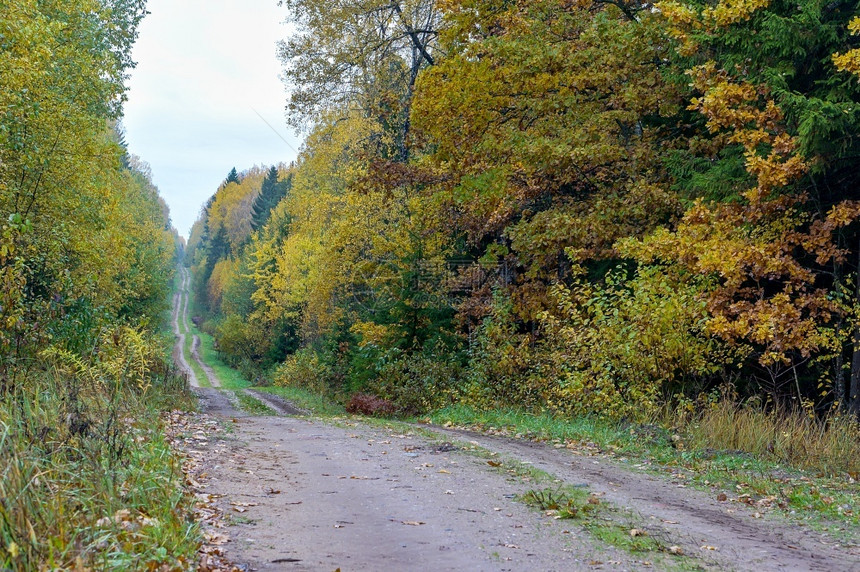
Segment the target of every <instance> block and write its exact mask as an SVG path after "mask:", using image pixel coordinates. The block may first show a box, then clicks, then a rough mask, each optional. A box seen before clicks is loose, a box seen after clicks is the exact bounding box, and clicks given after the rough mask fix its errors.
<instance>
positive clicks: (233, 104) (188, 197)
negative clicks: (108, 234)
mask: <svg viewBox="0 0 860 572" xmlns="http://www.w3.org/2000/svg"><path fill="white" fill-rule="evenodd" d="M147 8H148V9H149V11H150V12H151V13H150V15H149V16H147V17H146V18H145V19H144V21H143V23H142V25H141V28H140V37H139V39H138V42H137V44H136V45H135V48H134V59H135V61H137V62H138V64H137V68H136V69H135V70H133V72H132V77H131V81H130V83H129V87H130V91H129V100H128V103H127V104H126V107H125V118H124V120H123V123H124V124H125V128H126V140H127V141H128V144H129V148H130V150H131V152H132V153H135V154H136V155H139V156H140V157H141V158H142V159H143V160H144V161H147V162H148V163H149V164H150V165H151V166H152V173H153V179H154V182H155V184H156V185H158V187H159V189H160V191H161V194H162V196H163V197H164V198H165V200H166V201H167V203H168V205H170V212H171V217H172V219H173V224H174V225H175V226H176V228H177V229H178V230H179V232H180V234H183V235H185V236H187V235H188V231H189V229H190V228H191V224H192V223H193V222H194V220H195V219H196V218H197V215H198V213H199V211H200V207H201V205H202V204H203V203H204V202H205V201H206V199H208V198H209V197H210V196H211V195H212V193H214V192H215V189H216V188H217V186H218V184H219V183H220V182H221V181H222V180H223V179H224V178H225V177H226V175H227V173H228V172H229V171H230V169H231V168H232V167H234V166H235V167H236V168H237V169H239V170H240V171H241V170H242V169H245V168H248V167H251V166H253V165H255V164H257V165H261V164H266V165H271V164H275V163H280V162H288V161H291V160H293V159H294V158H295V152H294V150H293V149H291V148H290V147H289V146H288V145H287V144H286V143H284V141H282V140H281V139H280V138H279V137H278V136H277V135H276V134H275V133H273V131H272V129H271V128H270V127H269V126H267V125H266V123H265V122H263V120H261V119H260V117H258V116H257V114H256V113H255V112H254V110H256V111H257V112H259V113H260V115H262V116H263V117H264V118H265V119H266V121H268V122H269V123H270V124H271V125H272V126H273V127H274V128H275V129H276V130H277V131H278V132H280V134H281V135H282V136H284V137H285V138H286V139H287V141H288V142H289V143H290V144H291V145H292V147H293V148H298V146H299V142H298V140H297V139H296V137H295V134H294V133H293V132H292V131H291V130H290V129H288V128H287V127H286V125H285V121H284V106H285V104H286V98H287V96H286V93H285V91H284V87H283V84H282V83H281V82H280V80H279V79H278V73H279V72H280V62H278V60H277V57H276V46H275V44H276V42H277V41H278V40H280V39H283V38H284V37H285V36H286V34H287V27H286V26H285V25H283V24H282V23H281V22H283V20H284V19H285V17H286V12H285V11H284V9H282V8H279V7H278V6H277V0H179V1H178V0H149V2H148V6H147Z"/></svg>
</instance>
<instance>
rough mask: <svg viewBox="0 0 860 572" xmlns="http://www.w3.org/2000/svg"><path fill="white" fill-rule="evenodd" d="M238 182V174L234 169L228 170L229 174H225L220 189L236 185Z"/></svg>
mask: <svg viewBox="0 0 860 572" xmlns="http://www.w3.org/2000/svg"><path fill="white" fill-rule="evenodd" d="M238 182H239V173H238V172H236V167H233V168H232V169H230V172H229V173H227V178H226V179H225V180H224V184H223V185H221V186H222V187H226V186H227V185H229V184H230V183H238Z"/></svg>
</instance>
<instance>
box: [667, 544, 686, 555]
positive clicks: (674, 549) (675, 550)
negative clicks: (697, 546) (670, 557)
mask: <svg viewBox="0 0 860 572" xmlns="http://www.w3.org/2000/svg"><path fill="white" fill-rule="evenodd" d="M669 554H676V555H678V556H682V555H683V554H684V549H683V548H681V547H680V546H670V547H669Z"/></svg>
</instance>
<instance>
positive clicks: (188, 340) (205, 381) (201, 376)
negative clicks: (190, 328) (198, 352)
mask: <svg viewBox="0 0 860 572" xmlns="http://www.w3.org/2000/svg"><path fill="white" fill-rule="evenodd" d="M193 345H194V336H193V335H192V334H191V332H187V333H186V334H185V344H184V345H183V348H182V351H183V352H184V353H185V362H186V363H187V364H188V365H189V366H190V367H191V369H192V371H194V375H195V377H197V383H199V384H200V387H212V385H211V384H210V383H209V378H208V377H206V372H205V371H203V368H202V367H200V364H199V363H197V360H196V359H194V358H193V357H192V355H191V348H192V346H193Z"/></svg>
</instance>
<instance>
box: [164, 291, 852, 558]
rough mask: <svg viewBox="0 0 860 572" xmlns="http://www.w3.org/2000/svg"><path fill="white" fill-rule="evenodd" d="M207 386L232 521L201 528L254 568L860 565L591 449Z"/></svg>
mask: <svg viewBox="0 0 860 572" xmlns="http://www.w3.org/2000/svg"><path fill="white" fill-rule="evenodd" d="M186 280H187V276H184V277H183V283H186ZM180 298H181V296H180ZM180 302H181V300H180ZM185 305H186V306H187V303H186V304H185ZM183 313H184V312H183ZM183 319H184V318H183ZM176 321H177V320H176V319H174V322H176ZM187 331H188V330H187V329H186V332H187ZM180 355H181V354H180ZM201 365H205V364H201ZM189 370H190V368H189ZM216 381H217V380H216ZM210 384H211V385H213V386H215V385H216V383H211V382H210ZM196 391H197V392H198V393H199V395H200V397H201V409H202V411H201V412H200V413H198V414H195V415H194V418H195V421H194V424H195V425H196V426H198V427H202V428H204V429H203V430H201V431H198V433H196V434H195V435H194V437H193V438H189V439H186V442H187V443H188V444H187V450H186V453H187V454H188V455H189V456H190V458H192V459H194V463H193V465H194V467H195V468H194V470H193V475H191V479H190V480H191V482H193V483H194V486H195V487H196V490H197V494H198V498H200V499H201V503H202V506H203V507H206V506H211V507H212V508H213V509H217V512H218V513H219V514H220V515H221V517H219V518H218V519H215V520H208V521H204V522H202V523H201V526H203V528H204V531H206V533H207V536H208V538H210V540H211V541H212V545H213V546H210V549H212V548H214V549H216V550H217V551H219V552H223V553H224V554H225V555H226V557H227V558H228V559H229V560H231V561H232V562H234V563H236V565H238V566H239V569H242V570H288V571H289V570H314V571H316V570H321V571H323V570H329V571H333V570H336V569H338V568H339V569H340V570H342V571H344V572H347V571H351V570H367V571H389V570H392V571H396V570H416V571H418V570H421V571H423V570H433V571H439V570H464V571H480V570H488V571H490V570H522V571H538V570H542V571H550V570H558V571H565V570H755V571H768V570H828V571H830V570H832V571H842V570H845V571H849V570H860V555H858V551H857V547H856V546H854V547H853V548H852V547H847V548H846V547H845V546H839V545H838V544H837V541H836V540H834V539H832V538H829V537H827V536H826V535H823V534H821V533H817V532H815V531H813V530H811V529H806V527H799V526H797V525H796V524H790V523H788V522H786V521H783V520H781V519H780V517H779V516H778V515H777V514H775V513H772V514H767V515H764V516H763V517H762V518H754V517H757V516H759V515H757V514H756V512H755V511H756V509H755V508H754V507H748V506H746V505H744V504H742V503H725V502H723V503H720V502H717V501H716V500H715V499H714V498H713V492H711V493H705V492H700V491H696V490H693V489H690V488H686V487H683V486H680V485H678V484H675V483H671V482H669V481H667V480H665V479H663V478H658V477H656V476H652V475H647V474H644V473H641V472H637V471H635V470H633V469H632V468H631V467H629V466H625V465H623V464H622V463H619V462H618V461H616V460H613V459H609V458H606V457H603V456H601V455H597V454H592V453H591V452H589V451H588V450H586V449H582V450H576V449H573V450H571V449H566V448H556V447H553V446H550V445H547V444H540V443H532V442H524V441H519V440H515V439H509V438H501V437H492V436H486V435H479V434H475V433H471V432H464V431H453V430H449V429H444V428H440V427H428V426H412V425H405V424H399V423H380V422H377V421H372V422H371V421H364V420H360V419H355V418H339V419H318V418H314V417H310V416H288V415H286V416H283V415H282V416H252V415H248V414H246V413H244V412H243V411H241V410H239V409H237V407H236V405H235V404H236V399H234V398H232V397H231V394H230V393H229V392H226V391H224V390H221V389H217V388H215V387H202V388H198V389H197V390H196ZM249 394H250V395H251V396H253V397H255V398H261V399H264V400H266V403H267V405H269V406H270V407H271V408H273V409H274V410H276V411H281V412H296V410H295V409H289V408H288V407H286V406H287V405H288V404H285V403H282V402H280V401H278V398H275V397H273V396H266V395H262V394H261V393H260V392H249ZM541 491H549V492H541ZM533 493H538V494H537V495H535V494H533ZM529 498H531V500H532V503H531V504H532V505H534V504H541V502H534V501H536V500H537V501H544V502H543V507H542V510H541V509H537V508H535V507H534V506H530V505H529V504H528V503H526V502H524V499H529ZM565 511H567V512H576V513H577V515H576V516H578V517H579V518H557V517H559V516H563V515H564V514H565ZM201 512H202V514H204V515H206V514H209V515H211V514H213V512H212V511H210V510H209V509H207V508H203V509H202V510H201ZM219 526H223V528H222V527H219ZM855 532H856V531H855ZM855 536H856V535H855Z"/></svg>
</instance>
